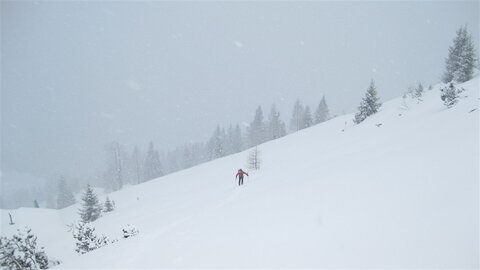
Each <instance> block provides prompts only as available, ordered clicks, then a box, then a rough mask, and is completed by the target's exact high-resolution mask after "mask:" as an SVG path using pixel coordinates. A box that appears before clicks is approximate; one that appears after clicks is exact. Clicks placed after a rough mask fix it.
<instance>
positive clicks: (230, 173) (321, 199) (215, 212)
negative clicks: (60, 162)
mask: <svg viewBox="0 0 480 270" xmlns="http://www.w3.org/2000/svg"><path fill="white" fill-rule="evenodd" d="M461 86H463V87H464V88H466V89H467V91H466V92H465V93H464V94H463V95H465V96H468V97H463V98H462V99H461V100H460V102H459V103H458V104H457V106H455V107H453V108H450V109H447V108H446V107H445V106H444V105H443V104H442V101H441V100H440V98H439V89H438V88H439V86H437V87H434V89H433V90H431V91H427V92H426V94H425V96H424V101H423V102H420V103H419V104H417V102H416V101H414V100H411V99H408V100H407V101H406V102H405V101H403V100H402V98H398V99H395V100H392V101H389V102H387V103H385V104H384V105H383V107H382V108H381V111H380V112H379V113H378V114H376V115H374V116H372V117H370V118H368V119H367V120H365V121H364V122H363V123H361V124H360V125H353V124H352V118H353V117H352V115H347V116H342V117H338V118H335V119H332V120H330V121H328V122H326V123H323V124H321V125H318V126H315V127H312V128H309V129H306V130H303V131H300V132H298V133H295V134H293V135H289V136H287V137H284V138H281V139H278V140H275V141H271V142H268V143H266V144H263V145H261V146H260V150H261V158H262V161H263V163H262V168H261V170H260V171H258V172H254V173H251V174H250V177H249V178H247V179H246V184H245V185H244V186H242V187H238V186H236V181H235V179H234V175H235V173H236V171H237V169H238V168H240V167H242V168H244V167H245V163H246V156H247V155H248V151H246V152H242V153H239V154H236V155H232V156H229V157H225V158H222V159H219V160H215V161H212V162H209V163H206V164H203V165H200V166H197V167H194V168H191V169H188V170H184V171H181V172H178V173H175V174H171V175H168V176H165V177H162V178H159V179H157V180H155V181H151V182H148V183H145V184H141V185H137V186H132V187H129V188H126V189H123V190H121V191H118V192H115V193H112V194H110V198H112V199H114V200H115V202H116V205H117V209H116V211H114V212H112V213H108V214H106V215H105V216H103V217H102V218H100V219H99V220H97V221H96V222H95V226H96V228H97V231H98V232H99V233H103V234H105V235H107V236H109V237H111V238H117V239H120V240H119V241H118V242H116V243H114V244H111V245H109V246H106V247H103V248H101V249H98V250H96V251H93V252H91V253H88V254H85V255H77V254H75V253H74V251H73V246H74V243H73V238H72V237H71V236H70V234H69V233H68V232H66V229H67V227H66V226H65V224H68V223H71V222H72V221H73V220H74V219H75V218H77V214H76V211H77V208H78V206H72V207H69V208H67V209H63V210H60V211H56V210H45V209H19V210H16V211H10V212H12V214H13V215H14V218H15V219H16V220H15V222H16V224H15V225H14V226H9V225H7V224H8V217H7V211H6V210H2V228H1V229H2V234H4V235H8V234H11V233H12V232H13V231H14V229H15V228H16V227H17V226H21V225H29V226H31V227H32V228H33V232H34V233H36V234H37V235H38V237H39V241H40V243H41V244H43V245H45V247H46V250H47V252H48V253H49V254H50V256H52V257H55V258H58V259H60V260H62V261H63V264H62V265H60V266H59V268H233V267H235V268H242V267H248V268H304V267H308V268H321V267H322V268H323V267H328V268H358V267H364V268H365V267H366V268H392V267H395V268H410V267H413V268H478V267H479V252H480V251H479V117H478V111H479V110H478V92H479V80H478V78H476V79H474V80H472V81H469V82H467V83H465V84H463V85H461ZM473 109H476V110H475V111H473V112H471V111H472V110H473ZM378 124H381V125H378ZM127 224H133V225H135V226H136V227H137V228H138V229H139V231H140V234H139V235H138V236H136V237H133V238H129V239H121V229H122V228H123V227H125V226H126V225H127Z"/></svg>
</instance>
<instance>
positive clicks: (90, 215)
mask: <svg viewBox="0 0 480 270" xmlns="http://www.w3.org/2000/svg"><path fill="white" fill-rule="evenodd" d="M101 212H102V206H101V205H100V203H99V202H98V197H97V195H96V194H95V193H94V192H93V189H92V187H91V186H90V185H87V187H86V188H85V193H84V194H83V196H82V208H81V209H80V212H79V214H80V218H81V220H82V222H91V221H95V220H96V219H98V218H99V217H100V215H101Z"/></svg>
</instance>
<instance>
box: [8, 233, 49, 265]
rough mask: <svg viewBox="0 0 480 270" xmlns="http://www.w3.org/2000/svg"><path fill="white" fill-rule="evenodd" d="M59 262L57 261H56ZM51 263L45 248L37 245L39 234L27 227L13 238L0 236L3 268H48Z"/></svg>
mask: <svg viewBox="0 0 480 270" xmlns="http://www.w3.org/2000/svg"><path fill="white" fill-rule="evenodd" d="M54 264H57V262H54ZM49 265H50V261H49V260H48V256H47V255H46V253H45V251H44V248H43V247H41V248H38V247H37V236H35V235H34V234H33V233H32V230H31V229H30V228H28V227H25V228H24V229H23V230H20V229H18V230H17V233H16V234H15V235H13V236H12V238H11V239H8V238H6V237H0V266H1V268H2V269H3V267H5V268H6V269H22V270H23V269H47V268H48V267H49Z"/></svg>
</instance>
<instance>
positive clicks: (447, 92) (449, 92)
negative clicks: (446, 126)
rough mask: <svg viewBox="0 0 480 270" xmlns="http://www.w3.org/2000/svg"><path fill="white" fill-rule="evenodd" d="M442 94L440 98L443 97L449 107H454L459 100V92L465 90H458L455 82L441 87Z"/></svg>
mask: <svg viewBox="0 0 480 270" xmlns="http://www.w3.org/2000/svg"><path fill="white" fill-rule="evenodd" d="M440 91H441V95H440V98H441V99H442V101H443V103H444V104H445V106H447V107H448V108H451V107H453V106H454V105H455V104H457V102H458V97H459V95H458V94H459V93H461V92H463V89H461V90H458V89H457V88H455V86H454V85H453V83H450V84H449V85H448V86H445V87H442V88H440Z"/></svg>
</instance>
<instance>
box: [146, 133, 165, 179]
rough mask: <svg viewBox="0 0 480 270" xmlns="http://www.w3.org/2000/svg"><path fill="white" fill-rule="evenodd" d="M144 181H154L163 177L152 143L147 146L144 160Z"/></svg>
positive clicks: (157, 155)
mask: <svg viewBox="0 0 480 270" xmlns="http://www.w3.org/2000/svg"><path fill="white" fill-rule="evenodd" d="M144 173H145V176H144V179H145V181H148V180H152V179H155V178H157V177H160V176H162V175H163V170H162V163H161V162H160V155H159V154H158V151H157V150H155V148H154V146H153V142H150V144H149V145H148V152H147V156H146V158H145V166H144Z"/></svg>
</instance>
